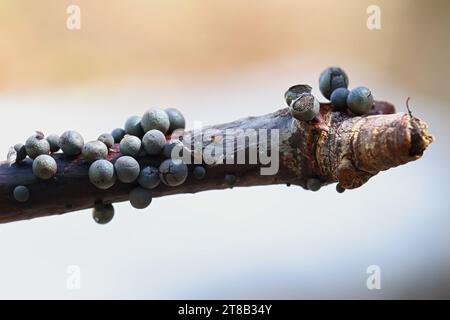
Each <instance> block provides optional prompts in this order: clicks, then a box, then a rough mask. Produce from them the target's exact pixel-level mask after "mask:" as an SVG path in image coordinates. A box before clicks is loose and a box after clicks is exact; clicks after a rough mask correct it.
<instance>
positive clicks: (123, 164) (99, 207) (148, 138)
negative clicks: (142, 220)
mask: <svg viewBox="0 0 450 320" xmlns="http://www.w3.org/2000/svg"><path fill="white" fill-rule="evenodd" d="M184 128H185V119H184V117H183V115H182V114H181V113H180V112H179V111H178V110H176V109H174V108H169V109H166V110H162V109H157V108H155V109H150V110H147V111H146V112H145V113H144V115H143V116H142V117H139V116H132V117H130V118H129V119H128V120H127V121H126V122H125V126H124V129H121V128H116V129H114V130H113V131H112V132H111V133H104V134H102V135H100V136H99V137H98V139H97V140H95V141H90V142H87V143H84V140H83V137H82V136H81V135H80V134H79V133H77V132H75V131H66V132H64V133H63V134H62V135H61V136H58V135H54V134H52V135H49V136H47V137H46V138H45V137H44V134H43V133H41V132H36V134H34V135H33V136H31V137H29V138H28V139H27V141H26V142H25V145H23V144H16V145H15V146H14V151H15V155H16V159H15V162H16V163H20V162H21V161H23V160H24V159H25V158H26V157H27V156H28V157H30V158H31V159H33V164H32V169H33V173H34V175H35V176H36V177H37V178H39V179H42V180H48V179H51V178H53V177H55V176H56V174H57V163H56V161H55V159H54V158H53V157H52V156H50V154H51V153H55V152H58V151H59V150H60V149H61V150H62V151H63V152H64V154H65V155H67V156H78V155H79V154H81V155H82V156H83V159H84V160H85V161H87V162H89V165H90V166H89V180H90V182H91V183H92V184H93V185H94V186H95V187H97V188H99V189H102V190H105V189H109V188H111V187H112V186H113V185H114V184H115V182H116V180H119V181H120V182H123V183H133V182H137V183H138V185H139V186H138V187H136V188H134V189H132V190H131V192H130V193H129V200H130V203H131V205H132V206H133V207H135V208H137V209H143V208H146V207H147V206H148V205H149V204H150V203H151V201H152V196H151V193H150V191H149V190H151V189H154V188H156V187H157V186H158V185H159V184H160V182H162V183H164V184H165V185H167V186H172V187H173V186H178V185H181V184H182V183H183V182H185V180H186V178H187V176H188V171H189V170H188V167H187V165H186V164H185V163H183V162H182V161H181V160H179V159H172V158H171V153H172V150H173V148H174V146H175V145H176V143H180V141H179V140H178V139H174V140H169V141H167V140H166V135H167V136H169V135H171V134H172V133H173V132H174V131H175V130H183V129H184ZM115 143H118V144H119V147H120V153H121V154H122V155H121V156H120V157H119V158H117V159H116V160H115V161H114V163H112V162H110V161H108V160H107V159H106V158H107V156H108V152H109V149H111V148H112V147H113V146H114V144H115ZM161 154H162V155H164V159H165V160H163V161H162V162H161V163H160V165H159V167H154V166H150V165H147V166H144V167H142V168H141V167H140V165H139V163H138V161H137V160H136V158H138V157H142V156H146V155H148V156H160V155H161ZM191 174H192V175H193V176H194V177H195V178H196V179H199V180H200V179H203V178H204V177H205V174H206V170H205V168H204V167H203V166H201V165H199V166H195V167H193V170H192V172H191ZM13 196H14V198H15V199H16V200H17V201H19V202H26V201H28V199H29V196H30V191H29V189H28V188H27V187H26V186H22V185H20V186H17V187H15V189H14V191H13ZM113 216H114V208H113V206H112V204H105V203H103V202H101V201H98V202H96V203H95V206H94V209H93V217H94V220H95V221H96V222H98V223H100V224H105V223H108V222H109V221H111V219H112V218H113Z"/></svg>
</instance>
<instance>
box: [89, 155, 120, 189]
mask: <svg viewBox="0 0 450 320" xmlns="http://www.w3.org/2000/svg"><path fill="white" fill-rule="evenodd" d="M89 181H91V183H92V184H93V185H94V186H96V187H97V188H99V189H103V190H105V189H109V188H111V187H112V186H113V185H114V183H115V182H116V175H115V173H114V166H113V164H112V163H111V162H109V161H107V160H103V159H102V160H96V161H94V163H92V164H91V166H90V167H89Z"/></svg>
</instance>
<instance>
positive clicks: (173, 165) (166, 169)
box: [159, 159, 188, 187]
mask: <svg viewBox="0 0 450 320" xmlns="http://www.w3.org/2000/svg"><path fill="white" fill-rule="evenodd" d="M187 176H188V168H187V166H186V164H184V163H183V162H182V161H181V160H178V159H167V160H164V161H163V162H162V163H161V165H160V166H159V178H160V179H161V181H162V182H163V183H164V184H165V185H168V186H171V187H176V186H179V185H180V184H182V183H183V182H184V181H186V178H187Z"/></svg>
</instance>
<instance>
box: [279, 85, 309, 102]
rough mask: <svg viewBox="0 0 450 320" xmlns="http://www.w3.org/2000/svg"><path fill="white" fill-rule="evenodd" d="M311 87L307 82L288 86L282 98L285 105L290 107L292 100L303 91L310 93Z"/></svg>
mask: <svg viewBox="0 0 450 320" xmlns="http://www.w3.org/2000/svg"><path fill="white" fill-rule="evenodd" d="M311 90H312V88H311V87H310V86H308V85H307V84H297V85H295V86H292V87H290V88H289V89H288V90H287V91H286V93H285V94H284V99H285V101H286V103H287V105H288V106H289V107H290V106H291V103H292V101H294V100H296V99H297V98H298V97H300V95H302V94H303V93H311Z"/></svg>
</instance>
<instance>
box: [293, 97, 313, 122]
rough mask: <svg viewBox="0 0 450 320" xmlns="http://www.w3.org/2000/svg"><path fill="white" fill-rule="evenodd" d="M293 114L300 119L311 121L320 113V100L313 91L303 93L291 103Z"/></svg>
mask: <svg viewBox="0 0 450 320" xmlns="http://www.w3.org/2000/svg"><path fill="white" fill-rule="evenodd" d="M290 111H291V114H292V116H293V117H294V118H295V119H297V120H300V121H310V120H312V119H314V117H315V116H316V115H317V114H319V111H320V104H319V101H318V100H317V99H316V97H314V96H313V95H312V94H311V93H303V94H301V95H300V96H299V97H298V98H297V99H296V100H294V101H293V102H292V103H291V107H290Z"/></svg>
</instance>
